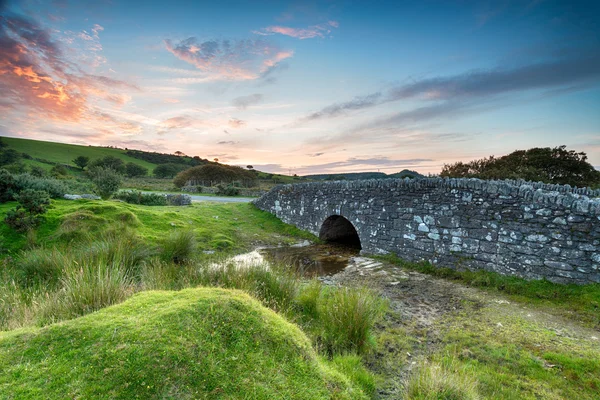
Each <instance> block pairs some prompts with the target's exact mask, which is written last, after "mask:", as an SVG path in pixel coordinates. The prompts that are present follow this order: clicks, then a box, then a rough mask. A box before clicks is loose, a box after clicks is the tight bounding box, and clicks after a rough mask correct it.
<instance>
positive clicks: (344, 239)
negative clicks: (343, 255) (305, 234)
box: [319, 215, 362, 249]
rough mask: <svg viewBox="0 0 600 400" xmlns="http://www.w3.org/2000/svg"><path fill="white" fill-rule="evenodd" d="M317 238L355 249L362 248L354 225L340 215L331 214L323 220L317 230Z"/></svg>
mask: <svg viewBox="0 0 600 400" xmlns="http://www.w3.org/2000/svg"><path fill="white" fill-rule="evenodd" d="M319 239H321V240H324V241H326V242H333V243H339V244H343V245H345V246H348V247H354V248H357V249H361V248H362V246H361V245H360V237H359V236H358V232H356V229H355V228H354V225H352V222H350V221H348V220H347V219H346V218H344V217H342V216H341V215H332V216H330V217H329V218H327V219H326V220H325V221H323V225H321V230H320V231H319Z"/></svg>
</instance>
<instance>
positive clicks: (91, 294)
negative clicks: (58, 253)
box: [39, 262, 134, 325]
mask: <svg viewBox="0 0 600 400" xmlns="http://www.w3.org/2000/svg"><path fill="white" fill-rule="evenodd" d="M133 291H134V285H133V279H132V278H131V276H130V275H128V273H127V271H126V269H125V268H124V267H123V266H122V265H120V264H115V263H107V262H100V263H96V262H85V263H83V264H79V265H78V264H77V263H75V265H74V267H73V268H70V269H69V270H68V271H67V273H66V274H65V276H64V277H63V278H61V289H60V290H58V291H56V292H54V293H52V295H50V296H48V298H47V299H46V301H45V302H44V303H43V305H42V309H41V310H40V316H39V323H40V324H41V325H45V324H48V323H52V322H55V321H61V320H64V319H70V318H74V317H78V316H81V315H85V314H89V313H91V312H94V311H97V310H100V309H102V308H104V307H108V306H110V305H112V304H116V303H120V302H122V301H123V300H125V299H126V298H127V297H129V296H130V295H131V294H133Z"/></svg>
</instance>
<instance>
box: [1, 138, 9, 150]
mask: <svg viewBox="0 0 600 400" xmlns="http://www.w3.org/2000/svg"><path fill="white" fill-rule="evenodd" d="M5 147H8V145H7V144H6V143H4V140H2V138H1V137H0V149H3V148H5Z"/></svg>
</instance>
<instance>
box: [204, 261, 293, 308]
mask: <svg viewBox="0 0 600 400" xmlns="http://www.w3.org/2000/svg"><path fill="white" fill-rule="evenodd" d="M199 279H200V281H201V283H202V284H204V285H207V286H217V287H224V288H233V289H241V290H244V291H246V292H248V293H250V294H251V295H252V296H254V297H256V298H257V299H259V300H260V301H261V302H262V303H263V304H264V305H265V306H267V307H269V308H271V309H273V310H275V311H279V312H287V311H289V310H290V309H291V307H292V305H293V303H294V299H295V297H296V295H297V293H298V286H299V278H298V277H297V276H296V275H294V274H293V273H292V272H291V271H286V270H284V269H283V268H281V269H280V268H275V269H273V268H269V267H268V266H267V265H264V264H258V265H244V266H238V265H235V264H232V263H227V264H220V265H218V264H217V265H212V266H210V267H208V268H204V269H202V270H201V276H200V277H199Z"/></svg>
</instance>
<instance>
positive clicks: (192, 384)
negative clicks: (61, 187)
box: [0, 288, 367, 399]
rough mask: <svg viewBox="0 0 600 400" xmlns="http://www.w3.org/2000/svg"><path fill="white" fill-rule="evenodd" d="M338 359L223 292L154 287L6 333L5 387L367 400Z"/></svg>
mask: <svg viewBox="0 0 600 400" xmlns="http://www.w3.org/2000/svg"><path fill="white" fill-rule="evenodd" d="M334 365H335V364H334V363H332V362H327V361H324V360H323V359H322V358H321V357H319V356H318V355H317V354H316V353H315V351H314V350H313V349H312V346H311V343H310V341H309V339H308V338H307V337H306V335H304V333H302V331H301V330H300V329H299V328H298V327H297V326H295V325H293V324H291V323H289V322H287V321H286V320H285V319H284V318H282V317H281V316H279V315H277V314H276V313H274V312H273V311H270V310H268V309H267V308H265V307H263V306H261V305H260V303H259V302H258V301H256V300H254V299H252V298H250V297H249V296H248V295H246V294H244V293H242V292H238V291H230V290H222V289H209V288H201V289H188V290H183V291H180V292H152V291H150V292H144V293H141V294H138V295H136V296H134V297H133V298H132V299H130V300H128V301H126V302H124V303H122V304H120V305H118V306H113V307H110V308H107V309H104V310H101V311H99V312H97V313H95V314H91V315H88V316H86V317H82V318H78V319H75V320H72V321H68V322H66V323H61V324H55V325H52V326H49V327H47V328H43V329H21V330H17V331H13V332H8V333H2V334H0V371H2V372H0V392H2V393H4V394H5V395H6V394H8V395H9V398H11V397H12V398H45V399H62V398H65V397H69V398H75V397H77V398H79V397H81V398H123V399H125V398H127V399H133V398H144V399H148V398H180V399H181V398H215V399H218V398H252V399H289V398H295V399H317V398H337V399H361V398H367V396H366V394H365V393H364V392H363V390H362V389H361V388H360V386H359V385H357V384H356V383H354V382H353V381H352V380H351V379H350V377H349V376H348V375H345V374H343V373H342V372H339V371H338V370H337V369H336V368H335V366H334Z"/></svg>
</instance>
